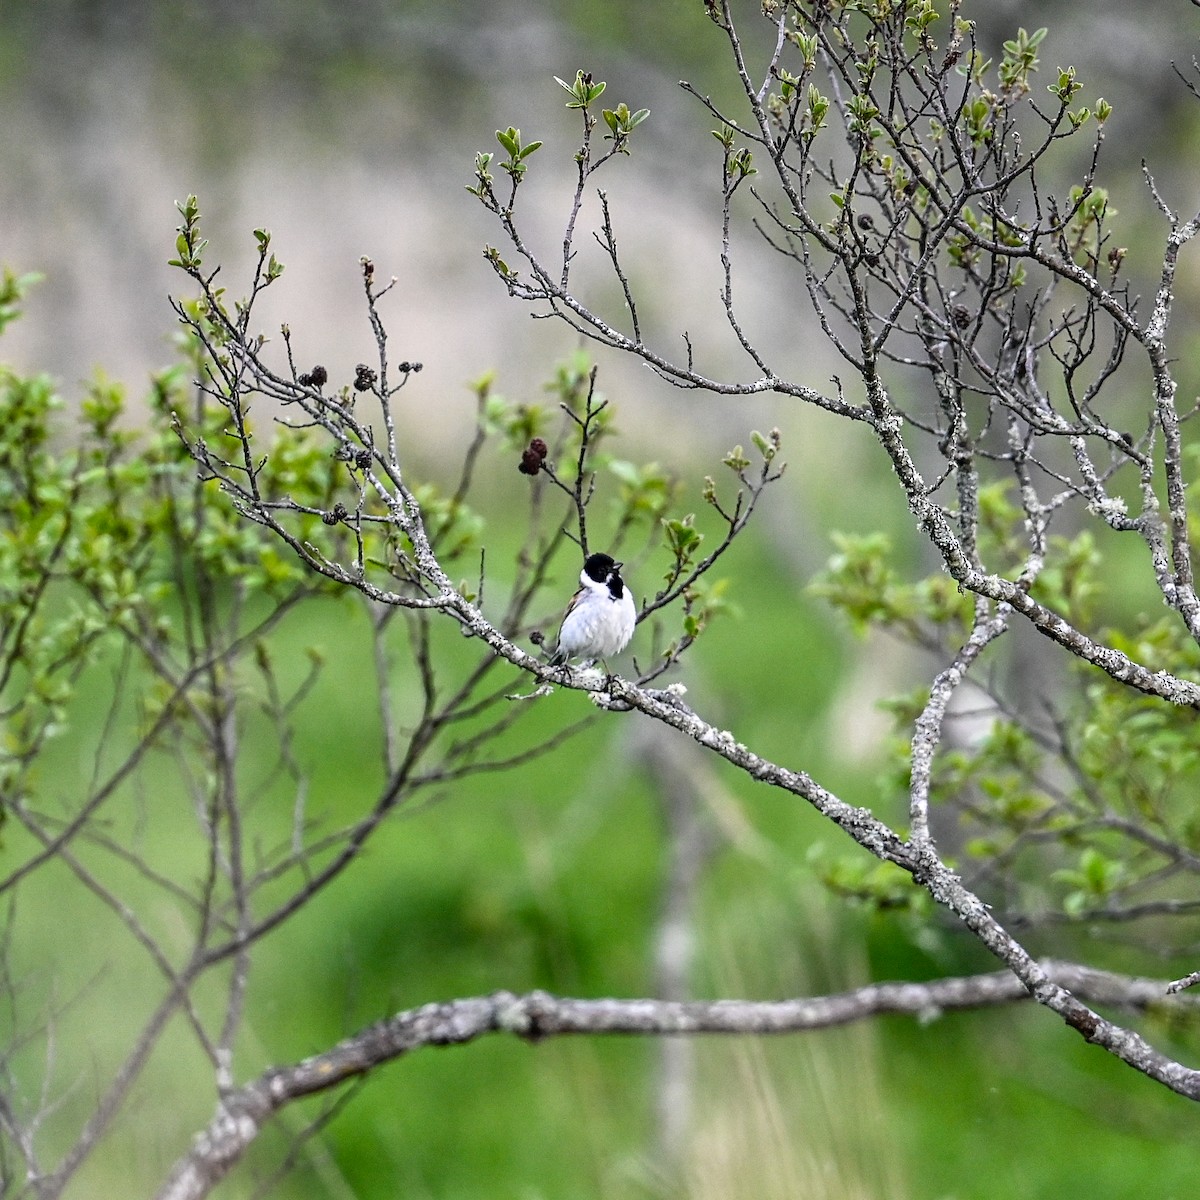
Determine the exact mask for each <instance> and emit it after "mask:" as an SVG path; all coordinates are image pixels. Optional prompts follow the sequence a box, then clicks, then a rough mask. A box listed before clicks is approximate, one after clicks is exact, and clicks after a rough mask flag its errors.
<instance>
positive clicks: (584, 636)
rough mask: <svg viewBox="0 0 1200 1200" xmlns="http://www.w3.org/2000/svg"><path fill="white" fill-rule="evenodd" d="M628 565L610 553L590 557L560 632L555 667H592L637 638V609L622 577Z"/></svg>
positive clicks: (552, 658)
mask: <svg viewBox="0 0 1200 1200" xmlns="http://www.w3.org/2000/svg"><path fill="white" fill-rule="evenodd" d="M624 565H625V564H624V563H619V562H616V561H614V560H613V559H612V558H611V557H610V556H609V555H607V554H589V555H588V557H587V560H586V561H585V562H584V564H583V570H582V571H580V572H579V585H580V586H579V591H577V592H576V593H575V595H574V596H572V597H571V603H570V604H569V605H568V606H567V611H566V614H565V615H564V617H563V620H562V625H561V626H559V630H558V648H557V649H556V650H555V651H554V653H553V655H551V657H550V664H551V665H552V666H561V665H562V664H563V663H565V662H566V661H567V660H568V659H572V658H577V659H580V660H581V662H580V665H581V666H590V665H591V664H592V663H594V662H595V661H596V660H597V659H598V658H608V656H609V655H611V654H620V652H621V651H622V650H624V649H625V647H626V646H628V645H629V639H630V638H631V637H633V627H634V625H636V624H637V607H636V606H635V604H634V603H633V595H632V594H631V593H630V591H629V588H628V587H627V586H626V584H625V581H624V580H623V579H622V578H621V568H622V567H623V566H624Z"/></svg>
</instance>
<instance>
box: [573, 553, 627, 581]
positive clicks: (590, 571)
mask: <svg viewBox="0 0 1200 1200" xmlns="http://www.w3.org/2000/svg"><path fill="white" fill-rule="evenodd" d="M624 565H625V564H624V563H619V562H615V561H614V560H613V559H612V558H610V557H609V556H608V555H607V554H589V555H588V556H587V561H586V562H584V564H583V569H584V572H585V573H586V574H587V576H588V578H589V579H594V580H595V581H596V582H597V583H607V582H608V577H609V576H610V575H612V574H614V573H615V572H617V571H619V570H620V569H621V567H623V566H624Z"/></svg>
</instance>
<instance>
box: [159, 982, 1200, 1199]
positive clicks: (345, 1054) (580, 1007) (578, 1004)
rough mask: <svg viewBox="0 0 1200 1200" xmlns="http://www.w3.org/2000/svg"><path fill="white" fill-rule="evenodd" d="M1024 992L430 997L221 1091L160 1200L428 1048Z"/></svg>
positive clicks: (1128, 996)
mask: <svg viewBox="0 0 1200 1200" xmlns="http://www.w3.org/2000/svg"><path fill="white" fill-rule="evenodd" d="M1041 967H1042V969H1043V970H1044V971H1045V973H1046V975H1047V976H1048V977H1049V979H1051V980H1052V981H1053V982H1054V983H1055V984H1056V985H1057V986H1059V987H1062V988H1066V989H1068V990H1070V991H1071V992H1072V993H1073V994H1074V995H1075V996H1077V997H1079V998H1080V999H1082V1000H1086V1001H1089V1002H1091V1003H1096V1004H1104V1005H1113V1006H1117V1007H1121V1008H1129V1009H1147V1008H1150V1007H1163V1008H1168V1007H1169V1008H1173V1009H1176V1010H1179V1011H1187V1012H1200V998H1191V997H1177V998H1173V999H1172V998H1169V997H1168V995H1167V987H1168V984H1167V982H1166V981H1165V980H1156V979H1142V978H1136V977H1132V976H1126V975H1116V974H1113V973H1110V972H1108V971H1096V970H1092V969H1091V968H1088V967H1084V966H1080V965H1078V964H1076V963H1064V962H1056V961H1047V962H1043V963H1042V964H1041ZM1028 998H1029V993H1028V992H1027V991H1026V989H1025V988H1024V987H1023V986H1022V984H1021V983H1020V981H1019V980H1018V979H1017V978H1016V977H1015V976H1014V975H1013V974H1012V973H1011V972H1009V971H995V972H992V973H990V974H986V975H970V976H963V977H958V978H952V979H940V980H932V981H929V982H925V983H877V984H870V985H868V986H866V987H861V988H856V989H854V990H853V991H849V992H841V993H837V994H835V995H830V996H815V997H811V998H808V999H796V1000H776V1001H756V1000H690V1001H670V1000H573V999H566V998H561V997H557V996H552V995H550V994H549V993H547V992H530V993H528V994H526V995H523V996H518V995H515V994H513V993H512V992H496V993H494V994H493V995H490V996H475V997H470V998H468V999H463V1000H451V1001H448V1002H446V1003H443V1004H427V1005H425V1006H423V1007H422V1008H417V1009H410V1010H408V1011H406V1012H401V1013H397V1014H396V1015H395V1016H393V1017H390V1018H389V1019H388V1020H386V1021H380V1022H379V1023H378V1024H376V1025H372V1026H371V1027H370V1028H368V1029H365V1030H363V1031H362V1032H361V1033H358V1034H356V1035H355V1036H353V1037H350V1038H347V1039H346V1040H345V1041H343V1042H340V1043H339V1044H338V1045H336V1046H334V1047H333V1049H332V1050H329V1051H327V1052H326V1053H325V1054H318V1055H315V1056H314V1057H312V1058H307V1059H305V1060H304V1061H303V1062H299V1063H296V1064H294V1065H293V1066H288V1067H275V1068H272V1069H271V1070H269V1071H267V1072H266V1073H264V1074H263V1075H261V1076H259V1078H258V1079H256V1080H254V1081H253V1082H251V1083H248V1084H246V1085H245V1086H244V1087H242V1088H239V1089H238V1090H237V1091H235V1092H232V1093H230V1094H229V1095H227V1096H226V1097H224V1098H223V1099H222V1101H221V1102H220V1104H219V1106H218V1109H217V1114H216V1116H215V1117H214V1118H213V1120H212V1122H211V1123H210V1125H209V1126H208V1128H207V1129H205V1130H204V1131H203V1132H202V1133H201V1134H200V1135H199V1136H198V1137H197V1138H196V1140H195V1143H194V1144H193V1146H192V1149H191V1150H190V1151H189V1152H188V1153H187V1154H186V1155H185V1156H184V1157H183V1158H182V1159H180V1161H179V1162H178V1163H177V1164H176V1166H175V1168H174V1170H173V1171H172V1173H171V1176H170V1179H169V1180H168V1181H167V1183H166V1184H165V1186H164V1187H163V1189H162V1190H161V1191H160V1192H159V1196H158V1200H201V1198H202V1197H204V1196H207V1195H208V1193H209V1192H210V1191H211V1190H212V1188H213V1187H214V1186H215V1185H216V1184H217V1182H218V1181H219V1180H220V1179H222V1178H223V1177H224V1175H225V1174H226V1173H227V1172H228V1171H229V1170H230V1168H231V1167H233V1166H234V1165H235V1164H236V1163H237V1162H238V1160H239V1159H240V1158H241V1157H242V1155H243V1154H244V1153H245V1151H246V1149H247V1148H248V1147H249V1145H250V1144H251V1142H253V1141H254V1139H255V1138H256V1137H257V1136H258V1135H259V1133H260V1132H261V1131H262V1129H263V1127H264V1126H265V1124H266V1122H267V1121H268V1120H269V1119H270V1118H271V1117H272V1116H273V1115H274V1114H275V1113H276V1112H278V1111H279V1110H280V1109H282V1108H284V1107H286V1106H287V1105H288V1104H290V1103H292V1102H293V1101H296V1100H299V1099H302V1098H303V1097H305V1096H311V1095H313V1094H314V1093H317V1092H322V1091H326V1090H328V1089H329V1088H332V1087H337V1086H338V1085H339V1084H342V1083H345V1082H347V1081H348V1080H352V1079H355V1078H357V1077H359V1076H361V1075H363V1074H365V1073H366V1072H368V1071H371V1070H373V1069H375V1068H376V1067H379V1066H382V1065H383V1064H385V1063H388V1062H391V1061H392V1060H394V1059H397V1058H400V1057H402V1056H403V1055H405V1054H408V1053H411V1052H412V1051H414V1050H419V1049H422V1048H423V1047H426V1046H457V1045H462V1044H464V1043H466V1042H472V1041H475V1040H476V1039H477V1038H480V1037H483V1036H484V1035H486V1034H492V1033H508V1034H512V1035H513V1036H515V1037H520V1038H523V1039H525V1040H526V1041H530V1042H537V1041H541V1040H542V1039H544V1038H548V1037H560V1036H564V1035H567V1034H592V1035H606V1034H607V1035H612V1034H626V1035H640V1036H649V1037H661V1036H666V1035H679V1034H705V1033H706V1034H714V1033H715V1034H741V1035H752V1036H761V1035H766V1034H780V1033H803V1032H807V1031H810V1030H816V1029H829V1028H832V1027H834V1026H838V1025H847V1024H850V1023H851V1022H854V1021H861V1020H864V1019H866V1018H869V1017H874V1016H880V1015H883V1014H902V1015H905V1014H906V1015H909V1016H918V1017H922V1018H928V1017H930V1016H937V1015H940V1014H941V1013H943V1012H948V1011H953V1010H955V1009H973V1008H986V1007H993V1006H996V1005H1001V1004H1011V1003H1014V1002H1017V1001H1021V1000H1026V999H1028Z"/></svg>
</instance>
